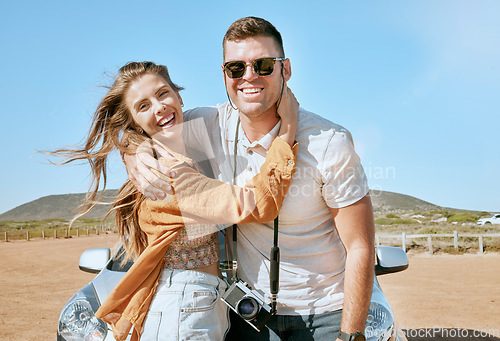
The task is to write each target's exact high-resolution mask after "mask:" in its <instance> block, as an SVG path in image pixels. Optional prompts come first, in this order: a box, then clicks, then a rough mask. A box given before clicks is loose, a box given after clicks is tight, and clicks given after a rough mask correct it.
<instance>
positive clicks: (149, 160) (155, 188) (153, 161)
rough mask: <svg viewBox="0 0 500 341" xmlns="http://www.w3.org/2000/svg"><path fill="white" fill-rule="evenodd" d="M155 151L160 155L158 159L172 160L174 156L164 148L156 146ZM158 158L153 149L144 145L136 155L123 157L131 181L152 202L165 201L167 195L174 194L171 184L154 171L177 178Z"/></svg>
mask: <svg viewBox="0 0 500 341" xmlns="http://www.w3.org/2000/svg"><path fill="white" fill-rule="evenodd" d="M155 151H156V152H157V153H159V154H160V155H157V157H159V156H163V157H165V158H170V159H172V156H171V155H170V154H168V152H167V151H165V150H164V149H163V148H159V147H158V146H155ZM157 157H156V158H155V157H154V154H153V150H152V148H151V147H146V146H142V145H141V146H140V148H138V149H137V152H136V154H124V155H123V161H124V162H125V167H126V168H127V173H128V178H129V180H130V181H131V182H132V183H133V184H134V185H135V187H136V188H137V190H138V191H139V192H141V193H142V194H144V196H145V197H146V198H148V199H150V200H161V199H165V197H166V194H167V193H169V194H171V193H172V187H171V186H170V183H169V182H168V181H166V180H164V179H162V178H160V177H158V176H157V175H156V174H155V173H154V172H153V171H152V170H156V171H158V172H159V173H161V174H163V175H165V176H167V177H173V176H175V173H174V172H173V171H171V170H170V168H168V167H167V166H165V165H164V164H163V163H162V162H159V161H158V159H157Z"/></svg>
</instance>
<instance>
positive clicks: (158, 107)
mask: <svg viewBox="0 0 500 341" xmlns="http://www.w3.org/2000/svg"><path fill="white" fill-rule="evenodd" d="M166 108H167V106H166V105H165V104H163V103H160V102H157V104H156V108H155V114H157V115H159V114H162V113H163V112H165V110H166Z"/></svg>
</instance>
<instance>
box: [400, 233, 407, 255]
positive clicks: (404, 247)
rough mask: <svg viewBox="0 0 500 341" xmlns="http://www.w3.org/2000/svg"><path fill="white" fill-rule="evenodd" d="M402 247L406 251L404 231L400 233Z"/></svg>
mask: <svg viewBox="0 0 500 341" xmlns="http://www.w3.org/2000/svg"><path fill="white" fill-rule="evenodd" d="M401 242H402V247H401V248H402V249H403V250H404V252H406V232H403V233H402V234H401Z"/></svg>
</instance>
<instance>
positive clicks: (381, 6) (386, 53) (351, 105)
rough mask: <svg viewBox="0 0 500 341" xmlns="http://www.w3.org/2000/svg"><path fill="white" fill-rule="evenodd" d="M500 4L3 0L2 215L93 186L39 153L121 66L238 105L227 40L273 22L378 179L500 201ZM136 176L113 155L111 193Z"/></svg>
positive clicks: (85, 117)
mask: <svg viewBox="0 0 500 341" xmlns="http://www.w3.org/2000/svg"><path fill="white" fill-rule="evenodd" d="M499 13H500V1H495V0H492V1H483V0H476V1H459V0H448V1H440V0H421V1H412V2H410V1H383V0H382V1H323V2H315V1H308V2H304V1H297V2H295V1H286V2H276V1H257V0H254V1H250V2H228V1H224V2H220V3H218V2H213V1H175V2H173V1H147V0H146V1H128V0H121V1H118V0H101V1H93V0H92V1H2V2H1V4H0V32H1V33H0V49H1V53H0V63H1V67H0V99H1V106H0V113H1V115H2V122H3V127H2V132H1V134H0V139H1V143H2V145H3V146H4V153H3V161H2V162H1V164H2V167H0V179H1V180H0V189H1V196H0V213H2V212H5V211H7V210H9V209H12V208H14V207H16V206H18V205H21V204H23V203H25V202H28V201H31V200H34V199H37V198H39V197H42V196H46V195H50V194H63V193H79V192H85V191H86V190H87V187H88V184H89V179H90V178H89V176H88V174H89V168H88V166H67V167H57V166H52V165H47V164H46V163H45V157H44V156H43V155H40V154H34V153H35V151H36V150H50V149H55V148H58V147H62V146H66V145H71V144H76V143H78V142H79V141H81V139H82V138H83V137H84V136H85V135H86V133H87V131H88V128H89V124H90V117H91V115H92V114H93V111H94V110H95V107H96V104H97V102H98V100H99V98H100V97H101V96H102V94H103V93H104V90H103V89H102V87H101V86H102V85H109V83H110V80H111V78H110V76H109V75H113V74H114V73H115V72H116V71H117V70H118V68H119V67H120V66H121V65H123V64H124V63H126V62H128V61H132V60H135V61H142V60H152V61H154V62H157V63H162V64H166V65H167V66H168V67H169V69H170V72H171V76H172V78H173V80H174V81H175V82H176V83H178V84H180V85H182V86H184V87H185V89H186V90H185V91H183V93H182V96H183V99H184V103H185V108H191V107H195V106H201V105H215V104H217V103H222V102H224V101H226V95H225V92H224V86H223V82H222V77H221V69H220V64H221V61H222V49H221V40H222V37H223V35H224V33H225V31H226V29H227V27H228V26H229V25H230V24H231V23H232V22H233V21H234V20H236V19H238V18H240V17H244V16H248V15H255V16H260V17H263V18H266V19H268V20H269V21H271V22H272V23H273V24H274V25H275V26H276V27H277V28H278V30H280V32H281V33H282V35H283V38H284V43H285V52H286V54H287V57H289V58H290V59H291V63H292V78H291V80H290V82H289V86H290V87H291V88H292V90H294V92H295V94H296V96H297V98H298V99H299V101H300V103H301V105H302V106H303V107H304V108H306V109H308V110H310V111H313V112H316V113H318V114H320V115H322V116H324V117H327V118H328V119H330V120H332V121H334V122H336V123H339V124H341V125H343V126H345V127H346V128H348V129H349V130H350V131H351V132H352V134H353V136H354V139H355V144H356V149H357V151H358V153H359V154H360V156H361V158H362V162H363V165H364V167H365V170H366V172H367V174H368V178H369V183H370V187H371V188H373V189H382V190H387V191H393V192H399V193H404V194H408V195H412V196H415V197H418V198H421V199H423V200H426V201H429V202H432V203H435V204H438V205H442V206H447V207H454V208H463V209H474V210H485V211H500V179H499V176H498V174H499V170H500V150H499V149H500V137H499V136H500V135H499V131H500V115H499V114H500V21H499V20H498V14H499ZM124 179H125V171H124V168H123V167H122V165H121V163H120V162H119V160H118V158H115V159H114V161H113V162H112V164H111V173H110V180H111V181H110V185H109V187H110V188H118V187H119V186H120V185H121V184H122V182H123V181H124Z"/></svg>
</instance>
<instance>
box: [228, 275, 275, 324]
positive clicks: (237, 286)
mask: <svg viewBox="0 0 500 341" xmlns="http://www.w3.org/2000/svg"><path fill="white" fill-rule="evenodd" d="M222 300H223V301H224V302H225V303H226V304H227V305H228V306H229V308H231V309H232V310H233V311H234V312H235V313H236V314H238V315H239V316H240V317H242V318H243V319H244V320H245V321H247V322H248V323H249V324H250V325H251V326H252V327H253V328H254V329H255V330H257V331H259V332H260V329H261V328H262V327H264V326H265V325H266V323H267V321H269V319H270V318H271V316H273V315H274V313H273V312H272V310H271V306H270V305H268V304H266V303H265V301H264V297H263V296H262V295H261V294H260V293H259V292H258V291H256V290H252V288H250V287H249V286H248V284H247V283H245V282H243V281H242V280H238V281H236V282H234V283H233V284H231V286H230V287H229V288H228V289H227V290H226V292H225V293H224V295H223V296H222Z"/></svg>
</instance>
